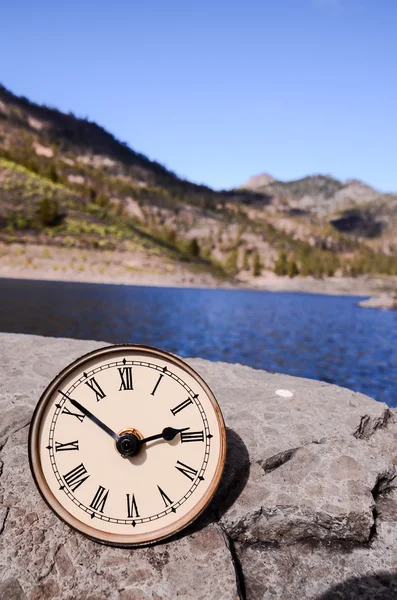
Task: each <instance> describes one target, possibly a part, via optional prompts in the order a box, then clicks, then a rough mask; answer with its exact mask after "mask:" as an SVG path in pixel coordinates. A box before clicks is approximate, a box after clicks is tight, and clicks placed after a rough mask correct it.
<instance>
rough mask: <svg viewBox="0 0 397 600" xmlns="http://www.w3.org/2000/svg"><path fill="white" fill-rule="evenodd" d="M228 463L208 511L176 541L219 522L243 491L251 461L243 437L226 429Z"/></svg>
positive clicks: (176, 537)
mask: <svg viewBox="0 0 397 600" xmlns="http://www.w3.org/2000/svg"><path fill="white" fill-rule="evenodd" d="M226 445H227V450H226V462H225V468H224V470H223V474H222V478H221V481H220V484H219V486H218V489H217V491H216V492H215V495H214V497H213V499H212V501H211V502H210V504H209V506H208V507H207V508H206V510H205V511H204V512H203V513H202V514H201V515H200V517H198V518H197V519H196V521H194V522H193V523H192V524H191V525H190V526H189V527H187V528H186V529H184V530H183V531H182V532H181V533H179V534H178V535H177V536H175V537H173V539H174V540H176V539H180V538H183V537H185V536H186V535H190V534H192V533H195V532H196V531H200V530H201V529H204V527H206V526H207V525H208V524H209V523H214V522H215V521H218V520H219V519H220V518H221V517H222V515H224V514H225V512H226V511H227V510H228V509H229V508H230V507H231V506H232V505H233V504H234V502H235V501H236V500H237V498H238V497H239V495H240V494H241V492H242V491H243V489H244V487H245V485H246V483H247V481H248V477H249V473H250V459H249V454H248V450H247V447H246V445H245V444H244V442H243V440H242V439H241V437H240V436H239V435H238V434H237V433H236V432H235V431H233V429H229V428H228V427H227V428H226Z"/></svg>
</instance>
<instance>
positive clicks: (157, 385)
mask: <svg viewBox="0 0 397 600" xmlns="http://www.w3.org/2000/svg"><path fill="white" fill-rule="evenodd" d="M163 377H164V375H163V374H161V375H160V377H159V378H158V380H157V383H156V385H155V386H154V390H153V392H152V396H154V394H155V393H156V390H157V388H158V387H159V383H160V381H161V380H162V379H163Z"/></svg>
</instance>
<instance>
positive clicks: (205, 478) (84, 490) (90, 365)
mask: <svg viewBox="0 0 397 600" xmlns="http://www.w3.org/2000/svg"><path fill="white" fill-rule="evenodd" d="M225 452H226V436H225V427H224V423H223V419H222V415H221V412H220V409H219V406H218V404H217V402H216V400H215V397H214V395H213V394H212V392H211V390H210V389H209V387H208V386H207V385H206V383H205V382H204V381H203V380H202V379H201V377H200V376H199V375H198V374H197V373H196V372H195V371H194V370H193V369H192V368H191V367H189V366H188V365H187V364H186V363H184V362H183V361H182V360H180V359H179V358H177V357H175V356H172V355H171V354H168V353H166V352H163V351H161V350H157V349H155V348H149V347H145V346H133V345H123V346H108V347H105V348H101V349H99V350H96V351H94V352H91V353H90V354H87V355H85V356H83V357H81V358H80V359H78V360H77V361H75V362H74V363H72V364H71V365H69V366H68V367H67V368H66V369H64V370H63V371H62V372H61V373H60V374H59V375H58V376H57V377H56V378H55V379H54V381H52V383H51V384H50V385H49V386H48V388H47V389H46V391H45V392H44V394H43V395H42V397H41V399H40V401H39V403H38V405H37V407H36V410H35V412H34V415H33V419H32V423H31V427H30V434H29V457H30V464H31V469H32V473H33V476H34V479H35V481H36V484H37V486H38V488H39V490H40V492H41V494H42V496H43V497H44V499H45V500H46V502H47V503H48V504H49V506H50V507H51V508H52V509H53V510H54V511H55V513H56V514H57V515H58V516H59V517H60V518H61V519H63V520H64V521H65V522H66V523H68V524H69V525H70V526H72V527H73V528H75V529H77V530H79V531H81V532H82V533H84V534H85V535H88V536H89V537H91V538H93V539H95V540H97V541H100V542H104V543H109V544H113V545H120V546H132V545H135V544H138V545H140V544H148V543H151V542H154V541H157V540H160V539H162V538H165V537H167V536H170V535H172V534H173V533H175V532H177V531H179V530H180V529H182V528H183V527H185V526H186V525H188V524H189V523H191V522H192V521H193V520H194V519H195V518H196V517H197V516H198V515H199V514H200V513H201V512H202V510H203V509H204V508H205V506H206V505H207V504H208V502H209V501H210V499H211V497H212V496H213V494H214V492H215V489H216V487H217V485H218V483H219V480H220V476H221V473H222V469H223V465H224V461H225Z"/></svg>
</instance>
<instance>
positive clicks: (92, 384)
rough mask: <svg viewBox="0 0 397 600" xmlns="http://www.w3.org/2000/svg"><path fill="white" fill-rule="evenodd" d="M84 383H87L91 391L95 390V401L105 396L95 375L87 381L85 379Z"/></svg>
mask: <svg viewBox="0 0 397 600" xmlns="http://www.w3.org/2000/svg"><path fill="white" fill-rule="evenodd" d="M84 383H85V384H86V385H88V387H89V388H91V389H92V391H93V392H95V395H96V401H97V402H99V400H102V398H104V397H105V396H106V394H105V392H104V391H103V389H102V388H101V386H100V385H99V383H98V382H97V380H96V379H95V377H93V378H92V379H90V380H89V381H85V382H84Z"/></svg>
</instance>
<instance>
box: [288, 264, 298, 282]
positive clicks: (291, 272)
mask: <svg viewBox="0 0 397 600" xmlns="http://www.w3.org/2000/svg"><path fill="white" fill-rule="evenodd" d="M287 270H288V277H290V278H291V279H292V277H296V276H297V275H299V269H298V266H297V264H296V262H295V261H294V259H291V260H290V261H288V268H287Z"/></svg>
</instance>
